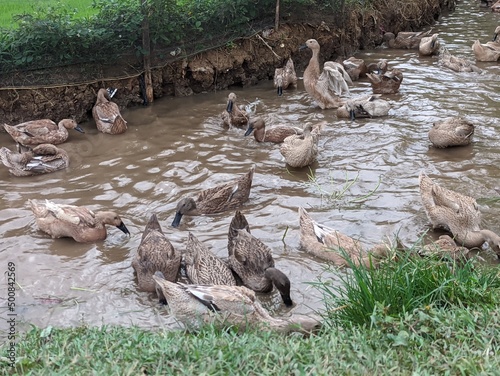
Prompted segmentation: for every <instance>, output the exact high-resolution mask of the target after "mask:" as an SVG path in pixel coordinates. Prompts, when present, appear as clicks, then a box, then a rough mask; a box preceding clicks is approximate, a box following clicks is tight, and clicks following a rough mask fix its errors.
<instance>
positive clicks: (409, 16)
mask: <svg viewBox="0 0 500 376" xmlns="http://www.w3.org/2000/svg"><path fill="white" fill-rule="evenodd" d="M403 3H404V4H403ZM454 7H455V0H413V1H409V2H401V1H397V0H386V1H385V2H383V3H382V2H377V5H376V8H375V5H374V8H373V9H369V10H367V9H360V10H358V11H354V12H352V13H350V17H349V18H348V19H343V20H342V22H341V23H342V25H339V22H338V20H335V18H334V17H333V16H332V17H330V18H329V17H328V15H325V14H319V15H316V16H312V14H313V12H309V13H308V14H307V16H308V19H307V22H305V21H304V20H303V19H302V20H300V19H298V18H297V17H294V16H293V15H287V16H286V17H285V20H284V22H282V24H281V26H280V28H279V30H278V31H273V32H269V31H272V30H268V32H260V33H258V34H255V35H254V36H253V37H250V38H245V39H240V40H237V41H236V42H235V43H231V44H230V45H227V46H225V47H222V48H217V49H214V50H209V51H205V52H203V53H200V54H198V55H195V56H193V57H190V58H184V59H180V60H177V61H175V62H173V63H170V64H167V65H165V66H164V68H162V69H155V70H153V71H152V78H153V92H154V97H155V98H159V97H162V96H169V95H170V96H172V95H176V96H187V95H192V94H196V93H200V92H202V91H211V90H223V89H227V88H228V87H230V86H233V85H240V86H246V85H252V84H255V83H257V82H258V81H260V80H267V79H272V77H273V74H274V69H275V68H276V67H279V66H281V65H282V64H283V62H284V61H285V60H286V59H287V58H288V57H290V56H291V57H292V58H293V59H294V62H295V66H296V69H297V71H299V72H300V71H302V70H303V69H304V67H305V66H306V64H307V61H308V59H309V58H310V54H307V53H300V52H299V51H298V49H299V46H300V45H302V44H303V43H304V42H305V41H306V40H307V39H310V38H314V39H317V40H318V42H319V43H320V45H321V58H322V59H323V60H343V59H344V58H347V57H349V56H351V55H352V54H354V53H355V52H356V51H357V50H359V49H367V48H373V47H375V46H377V45H379V44H381V43H382V31H381V30H386V31H393V32H396V33H397V32H399V31H403V30H413V31H416V30H420V29H422V28H424V27H426V26H428V25H431V24H432V23H434V22H435V21H437V20H438V19H439V17H440V16H441V15H442V14H443V13H444V12H448V11H450V10H453V9H454ZM103 86H107V87H109V86H112V87H116V88H118V93H117V95H116V97H114V98H113V100H114V101H115V102H117V103H118V104H119V105H120V106H121V107H127V106H133V105H140V104H141V103H142V96H141V88H140V81H139V79H138V77H132V78H126V79H120V80H116V79H115V80H109V81H100V82H96V83H92V84H81V85H73V84H68V85H67V86H65V85H58V86H57V87H45V88H3V89H2V88H0V123H8V124H17V123H20V122H23V121H28V120H32V119H40V118H50V119H53V120H55V121H59V120H61V119H63V118H68V117H71V118H74V119H75V120H76V121H77V122H81V121H85V120H87V119H89V117H90V116H91V110H92V106H93V105H94V102H95V98H96V94H97V91H98V90H99V88H101V87H103Z"/></svg>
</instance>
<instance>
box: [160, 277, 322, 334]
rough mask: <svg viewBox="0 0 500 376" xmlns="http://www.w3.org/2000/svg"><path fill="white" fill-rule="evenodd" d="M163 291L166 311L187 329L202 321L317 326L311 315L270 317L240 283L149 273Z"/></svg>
mask: <svg viewBox="0 0 500 376" xmlns="http://www.w3.org/2000/svg"><path fill="white" fill-rule="evenodd" d="M153 278H154V279H155V281H156V283H157V284H158V286H159V287H160V288H161V289H162V291H163V294H164V295H165V297H166V299H167V301H168V305H169V308H170V312H171V313H172V315H174V316H175V318H176V319H177V320H179V321H180V322H181V323H183V324H184V326H185V327H186V328H187V329H188V330H197V329H199V328H200V327H201V326H203V325H204V324H210V325H215V326H217V327H226V328H227V327H231V328H236V329H237V330H240V331H244V330H246V329H249V328H252V329H255V328H258V329H260V330H276V331H279V332H285V333H288V332H292V331H298V332H311V331H313V330H316V329H318V328H319V327H320V326H321V323H320V321H318V320H317V319H316V318H313V317H306V316H301V315H292V316H291V317H289V318H286V319H285V318H274V317H272V316H271V315H270V314H269V313H268V312H267V311H266V310H265V309H264V308H263V307H262V306H261V305H260V303H259V302H258V300H257V298H256V296H255V293H254V292H253V291H252V290H250V289H248V288H246V287H244V286H224V285H215V286H202V285H185V284H181V283H172V282H169V281H167V280H165V279H164V278H163V277H162V275H161V273H157V274H156V275H155V276H154V277H153Z"/></svg>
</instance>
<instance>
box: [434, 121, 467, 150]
mask: <svg viewBox="0 0 500 376" xmlns="http://www.w3.org/2000/svg"><path fill="white" fill-rule="evenodd" d="M474 128H475V126H474V124H473V123H472V122H470V121H468V120H467V119H464V118H463V117H461V116H455V117H449V118H446V119H444V120H441V121H436V122H435V123H434V124H433V126H432V128H431V129H430V130H429V140H430V141H431V143H432V145H433V146H435V147H437V148H447V147H450V146H464V145H469V144H470V143H471V142H472V137H473V136H474Z"/></svg>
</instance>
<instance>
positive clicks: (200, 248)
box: [183, 232, 236, 286]
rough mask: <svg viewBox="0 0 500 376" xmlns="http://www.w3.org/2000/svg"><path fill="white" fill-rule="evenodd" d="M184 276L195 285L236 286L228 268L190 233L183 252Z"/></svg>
mask: <svg viewBox="0 0 500 376" xmlns="http://www.w3.org/2000/svg"><path fill="white" fill-rule="evenodd" d="M183 260H184V265H185V267H186V275H187V277H188V278H189V280H190V281H191V283H193V284H196V285H228V286H236V279H235V278H234V276H233V272H232V271H231V269H230V268H229V266H228V265H227V264H226V263H225V262H224V261H222V260H221V259H220V258H218V257H217V256H215V255H214V254H213V253H212V252H210V250H209V249H208V248H207V247H206V246H205V245H204V244H203V243H202V242H200V241H199V240H198V238H196V237H195V236H194V235H193V234H192V233H191V232H190V233H189V235H188V241H187V244H186V251H185V252H184V257H183Z"/></svg>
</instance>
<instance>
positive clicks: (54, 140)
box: [3, 119, 85, 147]
mask: <svg viewBox="0 0 500 376" xmlns="http://www.w3.org/2000/svg"><path fill="white" fill-rule="evenodd" d="M3 126H4V129H5V131H6V132H7V133H8V134H10V135H11V137H12V138H13V139H14V141H16V142H17V143H19V144H21V145H23V146H27V147H33V146H36V145H40V144H52V145H59V144H62V143H63V142H65V141H66V140H67V139H68V136H69V134H68V129H74V130H76V131H78V132H80V133H85V131H84V130H83V129H82V128H81V127H80V126H79V125H78V123H77V122H76V121H75V120H73V119H62V120H61V121H60V122H59V123H57V124H56V123H55V122H54V121H52V120H50V119H39V120H31V121H27V122H24V123H21V124H17V125H15V126H13V125H8V124H4V125H3Z"/></svg>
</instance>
